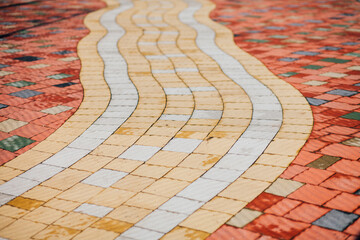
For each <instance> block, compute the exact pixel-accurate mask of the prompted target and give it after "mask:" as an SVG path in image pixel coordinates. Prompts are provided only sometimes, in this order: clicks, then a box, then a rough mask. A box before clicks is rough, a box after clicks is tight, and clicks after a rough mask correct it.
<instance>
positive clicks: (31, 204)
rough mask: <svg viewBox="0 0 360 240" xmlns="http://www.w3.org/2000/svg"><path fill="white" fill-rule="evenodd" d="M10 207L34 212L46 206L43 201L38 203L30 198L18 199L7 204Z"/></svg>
mask: <svg viewBox="0 0 360 240" xmlns="http://www.w3.org/2000/svg"><path fill="white" fill-rule="evenodd" d="M7 204H8V205H10V206H13V207H17V208H21V209H25V210H29V211H32V210H34V209H36V208H38V207H40V206H41V205H43V204H44V202H43V201H37V200H33V199H29V198H23V197H17V198H15V199H13V200H11V201H10V202H8V203H7Z"/></svg>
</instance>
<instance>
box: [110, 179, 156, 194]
mask: <svg viewBox="0 0 360 240" xmlns="http://www.w3.org/2000/svg"><path fill="white" fill-rule="evenodd" d="M153 182H155V179H153V178H148V177H141V176H134V175H127V176H126V177H124V178H122V179H120V180H119V181H118V182H116V183H114V184H113V185H112V187H113V188H118V189H123V190H129V191H133V192H140V191H141V190H143V189H144V188H146V187H147V186H149V185H151V184H152V183H153Z"/></svg>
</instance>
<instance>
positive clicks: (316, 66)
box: [302, 65, 323, 70]
mask: <svg viewBox="0 0 360 240" xmlns="http://www.w3.org/2000/svg"><path fill="white" fill-rule="evenodd" d="M302 68H305V69H313V70H319V69H321V68H323V66H320V65H307V66H303V67H302Z"/></svg>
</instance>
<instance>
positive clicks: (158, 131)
mask: <svg viewBox="0 0 360 240" xmlns="http://www.w3.org/2000/svg"><path fill="white" fill-rule="evenodd" d="M178 131H179V129H178V128H169V127H152V128H150V129H149V131H148V132H147V134H149V135H155V136H165V137H172V136H174V135H175V134H176V133H177V132H178Z"/></svg>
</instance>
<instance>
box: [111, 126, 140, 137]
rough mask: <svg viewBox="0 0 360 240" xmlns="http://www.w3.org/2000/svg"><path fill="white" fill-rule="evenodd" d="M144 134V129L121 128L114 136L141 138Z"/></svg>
mask: <svg viewBox="0 0 360 240" xmlns="http://www.w3.org/2000/svg"><path fill="white" fill-rule="evenodd" d="M145 132H146V130H145V129H136V128H123V127H121V128H119V129H118V130H117V131H116V132H115V134H122V135H134V136H141V135H143V134H144V133H145Z"/></svg>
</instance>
